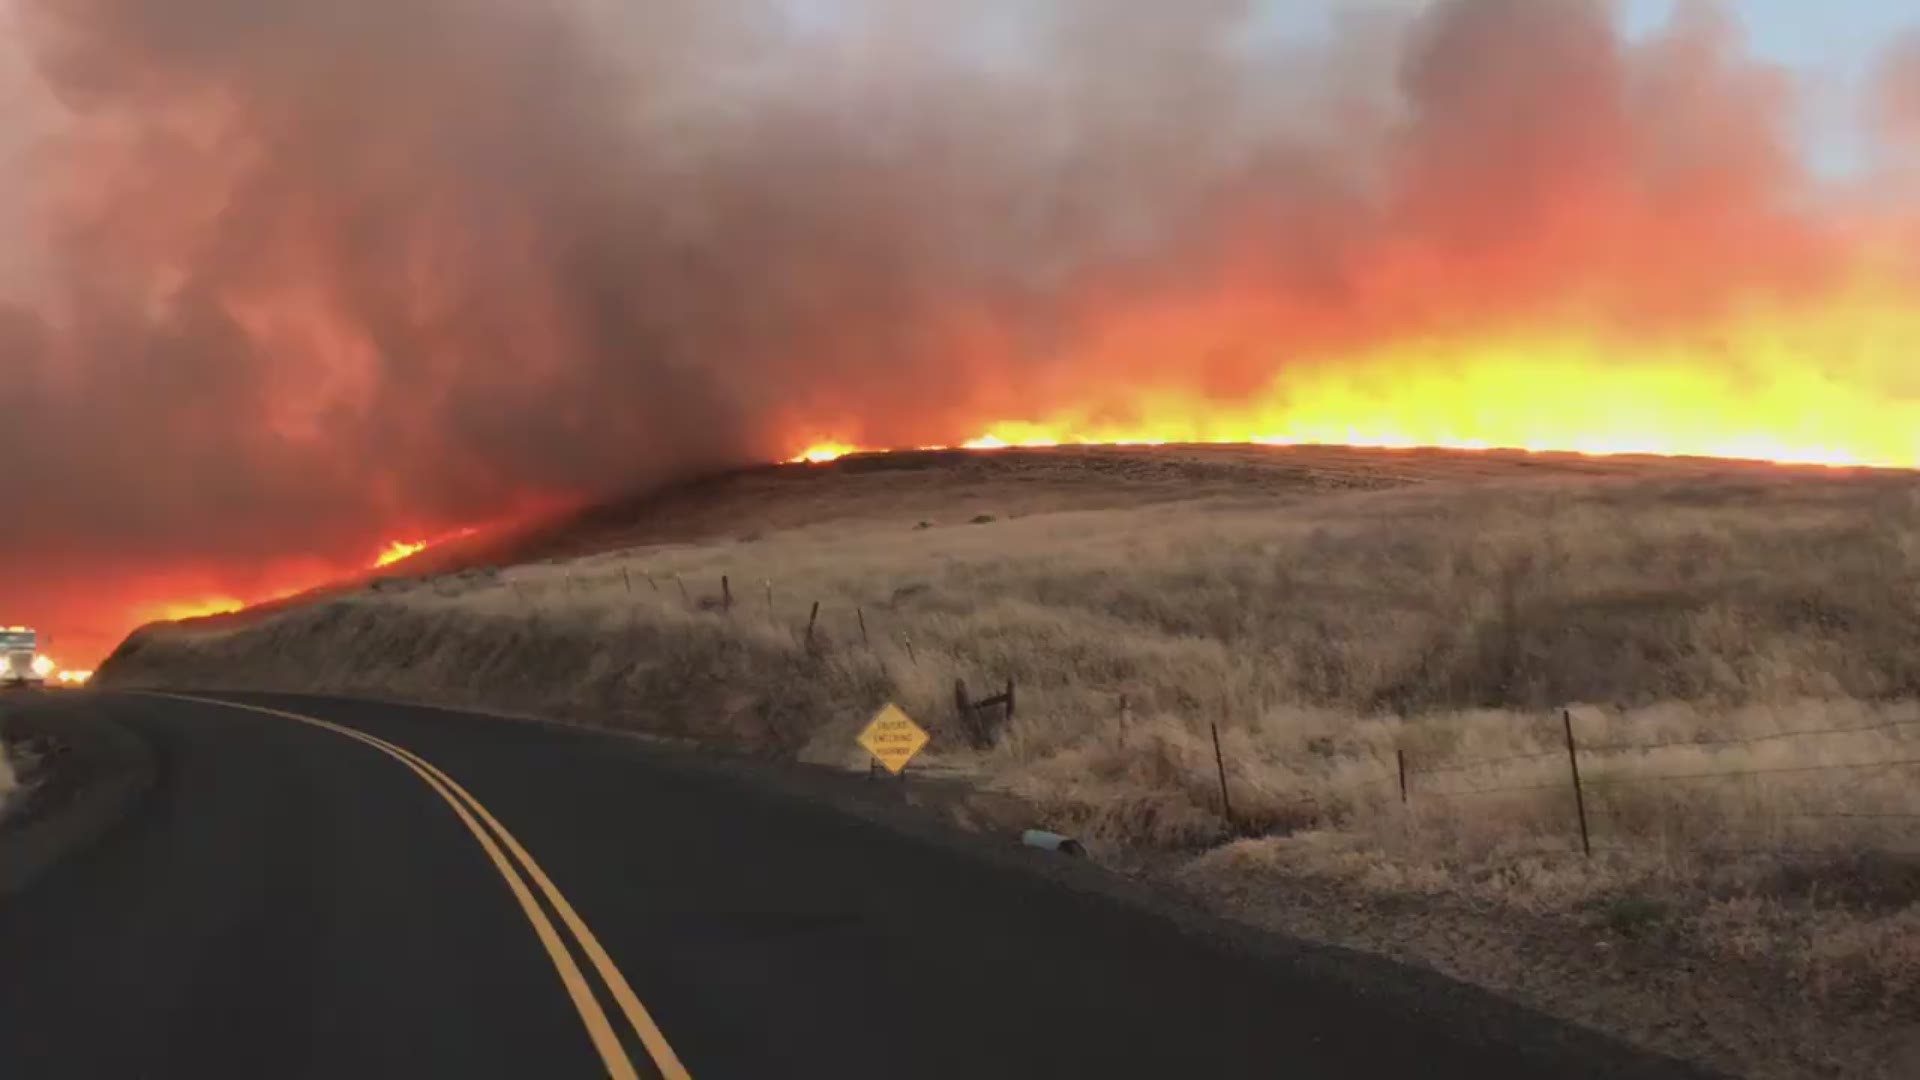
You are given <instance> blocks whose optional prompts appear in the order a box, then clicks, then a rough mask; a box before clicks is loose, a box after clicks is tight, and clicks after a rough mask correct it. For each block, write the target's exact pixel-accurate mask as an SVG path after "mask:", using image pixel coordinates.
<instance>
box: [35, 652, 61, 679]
mask: <svg viewBox="0 0 1920 1080" xmlns="http://www.w3.org/2000/svg"><path fill="white" fill-rule="evenodd" d="M59 667H60V665H59V664H57V663H55V662H54V660H53V658H52V657H50V656H36V657H34V658H33V673H34V675H36V676H38V677H39V678H42V679H44V678H46V677H47V676H49V675H52V674H53V673H54V672H55V671H57V670H59Z"/></svg>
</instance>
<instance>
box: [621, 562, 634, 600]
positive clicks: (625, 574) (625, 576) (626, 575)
mask: <svg viewBox="0 0 1920 1080" xmlns="http://www.w3.org/2000/svg"><path fill="white" fill-rule="evenodd" d="M620 580H622V581H624V582H626V583H627V595H628V596H632V595H633V571H631V570H628V569H627V568H626V567H624V566H623V567H621V568H620Z"/></svg>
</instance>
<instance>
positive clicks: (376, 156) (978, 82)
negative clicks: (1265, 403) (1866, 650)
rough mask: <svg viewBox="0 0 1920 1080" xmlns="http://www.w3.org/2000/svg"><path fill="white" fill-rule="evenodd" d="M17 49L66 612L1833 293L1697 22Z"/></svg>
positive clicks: (418, 22) (995, 9)
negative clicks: (761, 480)
mask: <svg viewBox="0 0 1920 1080" xmlns="http://www.w3.org/2000/svg"><path fill="white" fill-rule="evenodd" d="M7 3H10V4H12V6H13V10H12V15H13V16H14V19H13V24H14V29H13V30H12V31H10V33H11V35H12V41H11V42H6V41H0V55H3V54H5V53H6V52H7V51H8V50H7V49H6V48H5V47H4V46H5V45H9V44H10V45H12V46H14V47H15V48H14V51H16V52H17V53H19V55H20V56H21V57H24V58H26V60H28V61H30V65H31V73H29V71H28V70H27V69H26V68H19V69H18V70H16V69H14V68H10V67H9V66H8V65H9V63H11V61H8V60H5V59H0V92H4V93H6V95H7V100H8V101H9V103H10V109H11V103H13V102H16V101H19V102H24V103H26V105H25V106H24V107H22V108H20V109H18V110H13V111H12V112H10V114H9V115H7V116H5V117H0V203H3V204H5V205H4V208H0V226H4V227H5V228H6V229H8V230H9V235H10V236H11V237H13V238H16V239H17V240H18V241H19V242H18V243H13V244H8V245H6V247H7V248H8V249H9V250H8V251H7V252H5V253H4V254H0V365H4V372H3V374H4V378H0V417H4V422H3V423H0V460H4V461H5V462H7V463H8V464H7V468H6V469H5V470H4V471H0V505H5V506H7V507H8V508H10V510H11V511H12V512H10V513H9V514H8V517H7V522H8V523H7V526H6V527H5V528H4V529H0V560H4V561H5V563H7V564H9V565H20V564H29V563H30V564H33V565H36V566H40V567H43V568H45V569H44V572H43V573H42V574H41V575H40V576H39V578H38V580H39V582H40V584H39V585H38V586H36V587H35V590H36V591H35V592H32V593H20V592H18V590H19V589H21V588H22V586H20V585H19V584H18V581H17V579H13V578H9V579H8V581H7V583H6V585H5V586H4V587H5V588H6V589H7V597H6V598H7V599H9V600H12V599H16V598H18V597H20V596H25V597H27V601H26V602H28V603H38V604H40V605H42V606H43V608H46V609H48V610H51V609H52V606H53V605H55V603H56V601H55V598H54V597H55V594H56V593H60V594H67V593H70V591H71V589H72V588H73V587H74V586H75V584H76V583H78V582H81V581H83V580H87V579H90V578H97V576H98V575H99V574H100V573H101V568H102V567H103V566H107V567H111V568H113V569H112V573H113V574H115V575H117V577H116V580H118V581H119V582H120V584H119V585H117V586H115V588H116V589H120V590H122V591H124V590H126V589H132V588H134V587H135V585H134V583H135V582H138V581H141V580H147V579H149V578H154V579H158V578H166V577H167V576H168V575H175V578H178V576H179V575H185V578H186V579H191V580H192V581H193V582H195V583H196V584H194V585H193V586H192V588H194V589H200V590H210V589H216V588H222V587H224V588H228V589H236V590H238V589H245V588H248V587H250V586H251V585H257V584H259V583H258V582H257V581H255V582H249V581H246V580H244V579H236V578H235V577H234V575H236V574H242V573H244V571H242V570H240V569H237V568H240V567H249V568H256V570H257V568H258V567H261V566H263V565H266V563H265V562H264V561H265V560H269V559H283V558H288V557H297V558H312V559H317V560H320V561H322V562H326V561H328V560H332V563H333V564H334V565H348V564H351V563H353V562H354V561H355V560H357V559H361V558H362V557H363V556H364V555H365V554H366V553H368V552H369V551H370V550H371V548H372V547H373V545H374V544H375V543H376V542H377V541H378V540H379V539H381V538H384V537H390V536H394V535H404V534H413V533H421V532H426V533H430V532H432V531H433V530H434V529H435V528H438V527H443V526H451V525H457V524H466V523H471V522H484V521H493V520H497V519H500V518H502V517H505V516H510V515H512V514H514V513H516V512H518V511H521V510H524V509H525V508H527V507H531V506H537V505H547V504H551V503H554V502H561V501H568V500H576V499H581V498H587V497H591V496H593V495H595V494H597V493H603V492H608V491H613V490H618V489H624V488H631V487H634V486H637V485H642V484H646V483H649V482H653V481H658V480H661V479H664V478H668V477H672V476H675V475H678V474H682V473H684V472H687V471H689V470H695V469H705V468H712V467H716V466H721V465H725V464H729V463H735V462H746V461H755V460H768V459H772V458H776V457H779V456H782V455H784V454H787V453H791V452H792V451H793V450H794V449H796V448H797V446H796V440H803V439H805V438H807V437H808V436H810V435H812V434H817V433H827V432H831V433H834V434H839V435H842V436H844V437H849V438H855V439H858V440H860V441H863V442H867V443H873V444H924V443H928V442H944V441H952V440H956V439H959V438H965V437H967V436H970V435H972V434H976V433H977V431H976V429H975V428H973V427H971V426H970V425H974V424H977V423H978V422H979V421H981V419H982V418H986V417H993V416H998V415H1005V414H1015V413H1026V412H1031V411H1032V410H1033V409H1034V408H1036V407H1040V408H1044V407H1049V406H1052V405H1061V404H1067V403H1073V404H1075V405H1076V406H1078V407H1083V408H1085V409H1088V410H1091V411H1092V412H1094V413H1096V414H1101V413H1103V412H1104V414H1107V415H1120V414H1124V412H1125V411H1126V410H1127V409H1128V408H1129V407H1130V405H1129V402H1130V400H1131V393H1132V391H1133V390H1134V389H1136V388H1137V387H1139V386H1143V385H1144V386H1161V385H1164V386H1170V387H1176V388H1180V389H1183V390H1191V391H1195V392H1199V393H1202V394H1212V395H1221V396H1231V395H1234V394H1237V393H1242V392H1245V391H1247V390H1248V389H1250V388H1253V387H1257V386H1259V385H1261V384H1262V383H1263V382H1265V381H1266V380H1268V379H1270V378H1271V376H1272V374H1273V369H1274V367H1275V365H1276V364H1283V363H1314V362H1320V361H1319V360H1317V359H1316V358H1318V357H1325V356H1332V355H1337V354H1338V353H1339V352H1340V351H1341V350H1344V349H1351V348H1361V347H1365V346H1367V345H1369V344H1371V343H1377V342H1380V341H1385V340H1395V339H1401V338H1408V337H1418V336H1420V335H1423V334H1430V333H1448V332H1451V331H1453V330H1455V329H1457V328H1459V327H1461V326H1466V325H1475V326H1478V325H1501V324H1505V323H1529V322H1535V321H1546V320H1552V319H1556V318H1568V317H1577V318H1581V319H1585V320H1591V321H1598V322H1601V323H1604V324H1607V325H1608V326H1611V327H1617V328H1618V329H1619V330H1620V331H1621V332H1623V333H1635V332H1643V331H1644V332H1654V331H1657V330H1658V329H1659V328H1661V327H1665V326H1671V325H1674V324H1677V323H1684V322H1685V321H1687V320H1689V319H1694V318H1697V317H1699V316H1700V315H1702V313H1710V312H1713V311H1717V310H1719V309H1721V308H1723V307H1726V306H1728V305H1732V304H1735V303H1747V304H1751V303H1753V302H1754V301H1755V298H1756V297H1762V298H1765V297H1777V298H1780V299H1781V301H1782V302H1790V301H1791V300H1792V298H1793V297H1795V296H1797V295H1801V294H1803V293H1805V292H1808V291H1810V290H1817V289H1819V288H1820V287H1821V286H1822V285H1823V283H1824V282H1825V281H1827V279H1828V278H1829V277H1830V276H1831V275H1832V274H1834V273H1836V272H1837V271H1838V267H1837V262H1838V260H1839V252H1838V245H1840V244H1841V243H1842V242H1843V241H1842V239H1841V238H1840V236H1839V235H1838V226H1837V224H1836V223H1835V215H1833V214H1830V213H1828V212H1826V210H1825V209H1823V206H1824V204H1823V203H1822V202H1821V200H1820V198H1819V196H1818V193H1817V192H1816V190H1815V185H1814V184H1813V182H1812V181H1811V180H1810V179H1809V177H1808V175H1807V173H1806V170H1805V168H1804V167H1803V165H1802V162H1801V157H1800V155H1799V154H1798V153H1797V152H1796V149H1795V145H1794V142H1793V139H1792V133H1791V131H1790V130H1789V128H1788V121H1789V118H1790V115H1791V106H1792V104H1793V102H1792V96H1793V95H1792V86H1791V84H1790V81H1789V79H1788V78H1787V76H1786V75H1785V74H1784V73H1783V72H1781V71H1779V70H1776V69H1773V68H1771V67H1769V66H1767V65H1765V64H1761V63H1758V62H1756V61H1754V60H1752V59H1751V58H1750V57H1749V56H1748V55H1747V54H1746V52H1745V50H1744V49H1743V47H1742V45H1741V41H1740V35H1739V27H1738V26H1737V25H1736V24H1735V23H1734V22H1733V21H1732V20H1730V19H1729V18H1727V17H1726V16H1724V15H1723V14H1721V13H1720V12H1719V9H1716V8H1714V7H1712V6H1709V5H1700V4H1694V5H1683V11H1682V14H1680V15H1678V16H1676V18H1675V20H1674V21H1673V23H1672V24H1671V25H1670V26H1669V27H1668V28H1667V29H1666V30H1665V31H1663V32H1661V33H1659V34H1657V35H1655V36H1654V37H1652V38H1651V39H1648V40H1645V41H1639V42H1632V43H1629V42H1627V41H1625V40H1623V39H1622V37H1621V35H1620V34H1619V32H1618V31H1617V30H1616V29H1615V25H1614V20H1613V18H1612V8H1611V6H1610V5H1609V4H1607V3H1604V2H1601V0H1593V2H1588V0H1442V2H1437V3H1432V4H1425V5H1420V4H1405V3H1400V4H1394V3H1374V4H1363V3H1352V2H1345V3H1342V2H1338V0H1318V2H1317V3H1315V4H1304V3H1302V4H1288V5H1281V7H1284V8H1286V9H1287V10H1288V11H1289V12H1291V13H1292V18H1295V19H1299V20H1302V21H1304V22H1310V23H1316V24H1318V23H1321V22H1325V23H1326V24H1327V25H1329V26H1331V28H1332V29H1331V32H1330V33H1315V34H1313V35H1305V34H1303V33H1302V32H1300V31H1298V30H1295V29H1293V28H1292V23H1291V21H1289V23H1288V24H1287V25H1285V26H1278V27H1276V26H1275V25H1273V18H1274V16H1273V12H1274V11H1275V10H1276V8H1275V5H1270V4H1259V3H1253V2H1250V0H1238V2H1237V0H1206V2H1200V3H1183V4H1172V3H1165V2H1162V0H1050V2H1045V3H1020V2H1015V0H994V2H986V3H983V2H979V0H966V2H963V0H917V2H900V0H840V2H837V3H830V2H824V0H819V2H810V3H798V2H790V3H779V2H774V0H647V2H644V3H630V2H629V3H622V2H616V0H551V2H545V3H527V2H524V0H326V2H319V0H313V2H293V0H266V2H263V0H0V4H7ZM1309 8H1311V11H1310V12H1309V11H1306V10H1305V9H1309ZM4 25H7V24H5V23H0V26H4ZM1309 40H1310V41H1311V44H1307V43H1304V42H1307V41H1309ZM1890 70H1893V69H1890ZM1903 78H1905V77H1904V76H1901V75H1898V74H1895V75H1890V76H1889V81H1888V85H1889V86H1890V87H1891V89H1890V90H1889V91H1888V95H1887V100H1888V101H1889V102H1893V104H1892V105H1890V106H1889V111H1888V112H1887V113H1886V116H1887V118H1888V122H1889V123H1890V124H1894V125H1898V124H1900V123H1903V122H1905V121H1906V120H1909V119H1912V118H1913V116H1914V115H1915V114H1911V113H1907V112H1902V111H1901V109H1902V108H1903V106H1901V105H1900V104H1899V102H1902V101H1906V100H1907V99H1906V98H1905V97H1902V94H1904V92H1905V91H1904V90H1903V89H1902V88H1903V87H1906V82H1904V81H1902V80H1903ZM1909 81H1910V80H1909ZM19 208H28V209H29V210H30V212H25V213H22V212H17V211H18V210H19ZM10 211H11V212H14V213H13V217H7V216H4V215H7V214H8V213H9V212H10ZM16 219H17V220H16ZM1649 253H1657V257H1650V255H1649ZM1176 314H1177V315H1179V316H1181V317H1182V320H1183V322H1182V325H1183V327H1185V329H1183V331H1182V337H1181V339H1180V340H1179V341H1178V342H1171V341H1168V342H1163V341H1160V340H1158V339H1157V337H1156V334H1158V333H1159V331H1160V328H1162V327H1163V326H1164V324H1165V319H1164V318H1162V317H1163V316H1166V317H1172V316H1173V315H1176ZM1196 314H1197V315H1199V316H1204V318H1202V319H1201V320H1200V321H1201V322H1202V323H1203V325H1204V326H1205V327H1206V328H1207V329H1206V330H1205V333H1204V334H1203V335H1202V337H1201V339H1200V340H1197V341H1196V340H1194V339H1193V334H1192V331H1191V326H1192V325H1193V324H1194V322H1195V319H1194V318H1193V317H1194V316H1195V315H1196ZM1163 346H1164V347H1163ZM96 607H97V605H96ZM31 616H32V612H27V613H25V615H24V616H22V617H31ZM0 617H12V616H7V615H6V614H5V613H4V612H0Z"/></svg>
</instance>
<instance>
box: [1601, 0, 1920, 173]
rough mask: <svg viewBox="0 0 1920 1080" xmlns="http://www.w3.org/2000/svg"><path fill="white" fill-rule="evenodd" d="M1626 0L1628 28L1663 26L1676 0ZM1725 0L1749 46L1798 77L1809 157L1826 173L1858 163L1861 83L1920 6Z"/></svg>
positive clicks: (1881, 1) (1914, 22)
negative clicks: (1804, 97)
mask: <svg viewBox="0 0 1920 1080" xmlns="http://www.w3.org/2000/svg"><path fill="white" fill-rule="evenodd" d="M1684 2H1686V0H1626V2H1625V4H1624V10H1623V12H1622V15H1621V17H1622V19H1623V21H1624V23H1625V25H1626V26H1627V27H1628V30H1629V32H1631V33H1644V32H1645V31H1647V30H1649V29H1651V28H1656V27H1659V26H1661V25H1662V24H1664V23H1665V22H1666V20H1667V19H1668V18H1669V17H1670V16H1671V15H1672V12H1673V8H1674V7H1675V4H1676V3H1684ZM1728 7H1729V8H1730V9H1731V10H1732V11H1734V12H1735V13H1737V14H1738V15H1739V17H1740V19H1741V21H1742V23H1743V24H1744V26H1745V28H1746V32H1747V35H1748V40H1749V42H1750V44H1751V47H1752V49H1753V51H1754V52H1755V53H1756V54H1758V55H1761V56H1764V57H1767V58H1769V59H1772V60H1775V61H1777V62H1779V63H1782V64H1785V65H1786V66H1788V67H1789V68H1791V69H1792V70H1793V71H1794V72H1795V73H1796V74H1797V75H1798V76H1799V77H1800V79H1801V80H1802V82H1803V86H1804V88H1805V91H1804V92H1805V93H1806V94H1807V101H1806V104H1805V108H1806V109H1807V111H1808V113H1809V114H1810V115H1808V116H1807V117H1806V118H1805V120H1804V124H1803V130H1804V132H1805V134H1806V138H1807V140H1808V144H1809V148H1810V149H1811V150H1812V152H1813V155H1814V157H1813V159H1814V161H1816V162H1817V163H1818V164H1819V165H1820V166H1821V167H1822V168H1824V169H1826V170H1829V171H1832V172H1847V171H1850V170H1852V169H1854V168H1857V167H1858V165H1859V158H1860V153H1861V150H1860V147H1859V145H1858V144H1857V141H1856V140H1855V138H1854V137H1853V136H1854V132H1855V131H1856V122H1857V119H1858V118H1857V117H1856V116H1854V115H1852V112H1853V110H1854V109H1856V108H1857V104H1858V102H1859V100H1860V94H1861V91H1862V86H1863V84H1864V82H1865V81H1866V79H1867V78H1868V77H1869V76H1870V74H1871V72H1872V71H1873V68H1874V64H1875V62H1876V61H1877V60H1878V59H1879V56H1880V54H1881V53H1882V52H1883V51H1884V50H1885V48H1886V46H1887V43H1888V42H1889V41H1891V40H1893V39H1894V38H1895V37H1897V36H1899V35H1900V34H1902V33H1905V32H1910V31H1912V30H1913V29H1914V28H1915V27H1916V26H1920V10H1916V8H1915V6H1914V5H1913V4H1910V3H1906V2H1903V0H1826V2H1820V0H1736V2H1734V3H1731V4H1729V5H1728Z"/></svg>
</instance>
